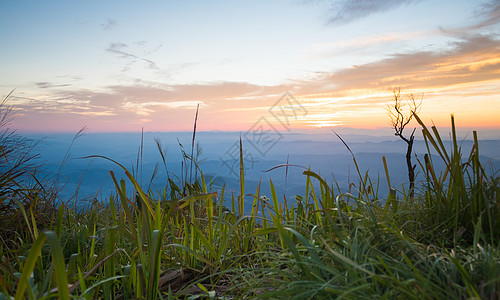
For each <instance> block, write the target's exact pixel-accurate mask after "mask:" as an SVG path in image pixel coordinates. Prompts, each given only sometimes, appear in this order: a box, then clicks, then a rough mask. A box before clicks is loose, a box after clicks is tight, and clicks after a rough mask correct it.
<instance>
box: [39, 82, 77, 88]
mask: <svg viewBox="0 0 500 300" xmlns="http://www.w3.org/2000/svg"><path fill="white" fill-rule="evenodd" d="M35 85H36V86H37V87H39V88H41V89H49V88H55V87H67V86H71V84H69V83H67V84H54V83H51V82H47V81H39V82H35Z"/></svg>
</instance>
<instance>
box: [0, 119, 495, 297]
mask: <svg viewBox="0 0 500 300" xmlns="http://www.w3.org/2000/svg"><path fill="white" fill-rule="evenodd" d="M416 118H417V120H418V121H419V122H420V124H421V126H422V128H423V133H424V138H425V140H426V144H427V146H428V155H427V156H426V157H425V160H424V161H422V162H420V166H421V167H422V168H423V171H424V172H423V173H424V174H425V175H426V177H425V180H424V182H423V183H422V184H421V186H420V187H419V188H418V189H416V191H415V195H414V196H413V197H409V196H408V195H406V194H405V192H404V191H402V192H401V193H399V192H397V191H396V190H394V189H392V187H391V186H390V183H389V188H391V193H390V194H389V196H388V197H387V198H379V196H378V195H377V193H376V190H377V189H376V186H375V185H376V184H378V183H373V182H371V180H370V178H369V177H368V176H367V175H364V176H363V175H362V174H361V173H360V172H359V168H358V166H357V164H356V161H355V158H354V156H353V159H354V163H355V164H356V168H357V170H358V176H359V181H358V182H357V184H356V190H355V191H349V192H343V191H342V190H341V188H340V187H338V186H336V185H334V184H331V183H328V182H327V180H326V179H324V178H322V177H321V176H319V175H318V174H317V173H315V172H313V171H311V170H306V171H304V179H305V182H306V187H305V193H304V194H303V195H302V196H297V201H296V202H295V203H293V204H292V205H291V206H287V205H284V204H283V202H281V201H280V199H278V197H277V195H276V191H275V189H274V185H273V182H272V181H270V182H269V185H270V188H271V195H268V196H269V198H267V197H265V196H262V195H261V193H260V186H259V187H258V188H257V190H256V191H255V192H254V193H248V191H246V190H245V185H244V172H243V170H244V168H243V159H240V195H237V196H234V195H231V197H229V198H230V199H231V203H232V205H231V209H228V208H226V207H225V206H224V205H223V200H224V199H225V198H227V195H225V188H224V187H223V188H222V189H221V190H217V191H215V190H213V189H212V188H211V185H210V182H208V183H207V181H206V179H205V177H204V175H203V172H202V170H200V169H199V168H198V166H197V164H196V159H195V157H194V155H195V154H194V152H193V151H191V154H187V153H185V152H183V153H184V158H185V161H184V162H183V166H184V168H186V169H185V170H187V166H188V163H190V164H191V170H193V169H194V171H195V172H194V173H195V176H194V178H192V173H193V172H192V171H190V172H189V176H188V175H187V174H188V172H183V174H184V176H181V177H180V178H175V177H170V175H169V176H168V179H167V181H166V184H165V185H164V186H163V187H155V186H153V185H151V184H149V185H148V187H147V188H145V187H144V186H143V185H141V184H140V183H139V182H138V181H137V180H136V177H134V175H133V173H132V172H130V171H129V170H127V169H126V168H125V167H123V166H122V165H121V164H119V163H118V162H115V163H116V164H117V165H118V166H120V167H121V168H122V171H123V177H124V178H123V179H119V177H117V174H115V173H114V172H111V171H110V176H111V178H112V180H113V182H114V184H115V187H116V194H115V195H112V196H110V197H109V198H108V199H107V201H104V202H94V203H92V204H91V205H90V206H89V207H88V208H87V209H86V210H83V211H78V212H76V211H74V210H70V209H66V208H64V207H63V206H61V207H60V209H59V211H58V213H57V215H56V218H55V221H54V222H53V223H52V224H51V226H49V227H45V229H46V230H44V231H43V232H39V231H38V228H39V227H40V226H39V225H40V224H39V223H38V222H37V216H36V212H35V211H33V210H26V209H25V214H24V215H25V218H24V222H25V223H26V224H27V225H29V226H30V228H31V230H30V231H29V232H30V234H29V235H27V236H23V237H22V238H21V239H19V240H15V241H11V244H15V245H17V246H19V247H20V248H23V249H25V250H24V252H22V251H19V250H14V247H12V246H7V243H6V242H5V241H4V242H3V243H2V245H1V246H0V257H2V261H1V265H0V292H1V294H0V296H3V297H8V296H9V295H12V296H14V297H15V298H16V299H21V298H25V297H28V298H30V299H39V298H51V297H58V298H61V299H67V298H70V297H71V298H81V299H96V298H102V299H175V298H190V299H195V298H209V299H241V298H270V299H283V298H294V299H330V298H344V299H372V298H386V299H393V298H403V297H404V298H409V299H465V298H485V299H496V298H498V297H499V296H500V251H499V247H498V245H499V241H500V240H499V236H498V232H499V230H498V226H499V225H498V221H497V220H498V218H497V217H498V213H499V210H498V209H499V206H500V202H499V200H498V192H499V185H498V178H488V177H487V176H486V173H485V172H484V168H483V166H482V165H481V163H480V162H479V148H478V142H477V135H476V133H474V137H475V142H474V147H473V148H472V150H471V153H470V154H468V155H466V156H464V155H462V153H461V150H460V147H459V146H458V141H457V139H456V135H455V133H454V132H455V128H454V124H453V123H452V132H453V140H452V147H451V149H449V148H447V147H445V146H444V143H443V141H442V139H441V137H440V135H439V132H438V131H437V129H436V128H434V127H432V128H431V130H428V129H427V128H426V127H425V125H424V124H423V123H422V122H421V120H420V119H418V117H417V116H416ZM452 122H453V119H452ZM193 146H194V135H193ZM158 148H159V149H160V154H161V155H162V157H163V158H164V157H165V153H163V152H162V150H161V149H162V147H161V145H160V143H158ZM240 152H241V153H243V145H242V144H241V142H240ZM434 153H438V157H439V158H441V159H442V160H443V161H444V163H445V165H446V168H445V170H444V172H443V173H441V174H438V173H437V171H436V168H434V162H433V160H432V159H431V158H432V157H435V156H431V154H434ZM94 157H95V156H94ZM464 157H465V159H464ZM101 158H102V159H108V160H110V159H109V158H104V157H101ZM164 161H165V160H164ZM165 167H166V164H165ZM167 173H168V170H167ZM196 174H199V176H197V175H196ZM387 178H388V179H389V174H387ZM388 181H389V180H388ZM130 191H132V192H130ZM245 199H246V201H247V204H249V203H251V204H252V209H251V211H250V214H244V212H245V209H244V205H245V201H244V200H245ZM18 205H19V206H18V209H19V210H22V209H23V208H24V206H23V203H22V202H20V203H19V204H18ZM21 246H24V247H21ZM20 248H18V249H20Z"/></svg>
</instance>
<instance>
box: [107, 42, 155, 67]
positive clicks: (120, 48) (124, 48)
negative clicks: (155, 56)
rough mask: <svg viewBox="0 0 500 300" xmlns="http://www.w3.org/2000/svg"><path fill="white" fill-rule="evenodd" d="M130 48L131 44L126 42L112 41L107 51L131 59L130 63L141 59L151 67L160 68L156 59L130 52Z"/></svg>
mask: <svg viewBox="0 0 500 300" xmlns="http://www.w3.org/2000/svg"><path fill="white" fill-rule="evenodd" d="M128 49H129V46H128V45H127V44H125V43H111V44H110V45H109V46H108V48H106V51H107V52H109V53H112V54H116V55H118V57H120V58H124V59H128V60H129V63H128V65H130V64H133V63H134V62H136V61H138V60H139V61H143V62H146V63H147V66H148V68H150V69H156V70H160V68H159V67H158V66H157V64H156V63H155V62H154V61H152V60H150V59H147V58H144V57H141V56H138V55H136V54H133V53H131V52H129V51H128Z"/></svg>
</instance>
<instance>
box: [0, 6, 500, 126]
mask: <svg viewBox="0 0 500 300" xmlns="http://www.w3.org/2000/svg"><path fill="white" fill-rule="evenodd" d="M0 37H1V46H0V66H1V67H0V96H1V97H2V99H3V97H4V96H5V95H7V94H9V93H10V92H11V91H12V90H14V92H13V94H12V95H11V97H10V98H9V102H8V104H9V105H12V107H13V115H14V118H13V120H12V122H11V124H10V126H11V127H13V128H15V129H16V130H18V131H19V132H77V131H78V130H79V129H81V128H82V127H83V126H85V127H86V128H87V130H88V131H90V132H117V131H120V132H121V131H131V132H137V131H140V130H141V128H144V130H145V131H184V130H192V128H193V122H194V118H195V112H196V109H197V106H198V105H199V115H198V123H197V126H198V127H197V129H198V130H204V131H213V130H220V131H228V130H231V131H248V130H253V129H256V128H270V129H271V130H274V131H285V132H290V131H305V132H313V133H314V132H316V131H315V130H321V129H323V130H324V129H330V128H338V127H340V128H344V127H345V128H359V129H378V128H385V129H390V124H389V117H388V112H387V107H388V105H390V104H391V103H393V92H392V91H393V89H395V88H399V89H400V90H401V94H402V95H403V96H402V98H403V99H407V97H409V95H410V94H413V96H414V98H416V99H417V100H418V101H421V103H422V104H421V110H420V116H421V118H422V119H423V120H424V121H425V122H428V123H429V124H432V123H434V124H436V125H437V126H448V125H449V122H450V114H454V115H455V119H456V123H457V125H458V126H463V127H470V128H476V129H488V130H500V117H499V113H500V93H499V92H500V1H498V0H496V1H474V0H463V1H460V0H440V1H433V0H432V1H431V0H399V1H398V0H357V1H355V0H351V1H348V0H335V1H333V0H330V1H329V0H317V1H306V0H301V1H299V0H276V1H257V0H256V1H153V0H151V1H123V0H120V1H51V0H48V1H24V0H19V1H14V0H2V1H0ZM405 108H408V107H407V106H406V107H405Z"/></svg>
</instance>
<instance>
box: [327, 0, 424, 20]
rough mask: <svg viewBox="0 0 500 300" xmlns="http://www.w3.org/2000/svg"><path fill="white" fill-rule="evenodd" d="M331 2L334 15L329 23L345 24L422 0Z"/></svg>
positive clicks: (348, 0) (342, 0)
mask: <svg viewBox="0 0 500 300" xmlns="http://www.w3.org/2000/svg"><path fill="white" fill-rule="evenodd" d="M329 2H331V8H330V11H331V12H332V14H333V15H332V16H331V17H330V18H329V19H328V23H330V24H337V25H343V24H347V23H351V22H354V21H357V20H359V19H361V18H364V17H367V16H369V15H371V14H375V13H379V12H384V11H389V10H392V9H396V8H398V7H400V6H401V5H408V4H412V3H416V2H420V0H341V1H329Z"/></svg>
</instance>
